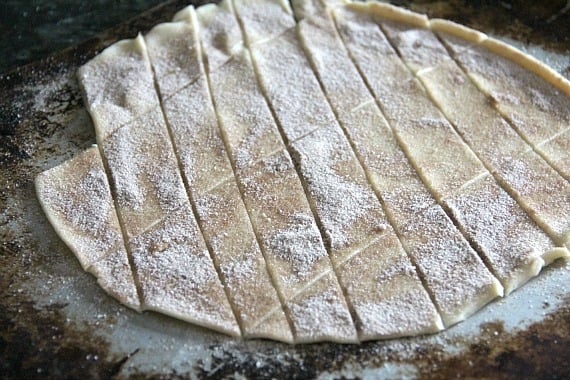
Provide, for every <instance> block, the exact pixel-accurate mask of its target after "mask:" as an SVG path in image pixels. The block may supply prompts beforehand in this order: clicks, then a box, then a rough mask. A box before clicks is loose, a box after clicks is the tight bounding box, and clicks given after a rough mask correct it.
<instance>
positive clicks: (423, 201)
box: [294, 0, 503, 325]
mask: <svg viewBox="0 0 570 380" xmlns="http://www.w3.org/2000/svg"><path fill="white" fill-rule="evenodd" d="M306 3H320V1H318V0H316V1H312V2H307V1H303V4H306ZM294 9H295V12H297V8H294ZM299 30H300V36H301V39H302V41H303V44H304V46H305V49H306V50H307V51H308V53H309V56H310V58H311V60H312V63H313V66H314V67H315V68H316V71H317V73H318V75H319V78H320V80H321V83H322V84H323V87H324V89H325V92H326V94H327V96H328V98H329V100H330V102H331V104H332V106H333V108H334V109H335V111H336V114H337V115H339V120H340V122H341V124H342V125H343V127H344V129H345V131H346V133H347V134H348V135H349V136H350V139H351V140H352V142H353V144H354V146H355V148H356V152H357V154H358V155H359V157H360V159H361V161H362V162H363V163H364V165H365V169H366V171H367V173H368V176H369V178H370V179H371V183H372V185H373V187H374V189H375V191H376V192H377V194H379V195H380V197H381V198H382V200H383V202H384V204H385V206H386V210H387V212H388V214H389V215H391V221H392V222H393V225H394V227H395V229H396V230H397V231H398V233H399V235H400V236H401V237H402V243H403V244H404V246H405V247H406V248H407V251H408V253H409V254H410V256H411V257H412V258H413V260H414V262H415V263H416V265H418V268H419V270H420V272H421V274H422V275H423V277H424V281H425V283H426V284H427V286H428V289H429V290H430V291H431V293H432V294H433V297H434V299H435V302H436V304H437V305H438V308H439V310H440V312H441V314H442V318H443V320H444V322H445V324H446V325H451V324H454V323H457V322H459V321H461V320H463V319H465V318H466V317H467V316H469V315H470V314H472V313H473V312H475V311H476V310H478V309H479V308H480V307H481V306H483V305H484V304H486V303H487V302H489V301H490V300H491V299H493V298H495V297H497V296H500V295H502V293H503V289H502V286H501V285H500V283H499V282H498V280H496V279H495V278H494V277H493V276H492V275H491V274H490V272H489V271H488V269H487V268H486V267H485V265H484V264H483V262H482V261H481V260H480V258H479V256H478V255H477V253H476V252H475V251H473V249H471V247H470V246H469V244H468V242H467V241H466V240H465V239H464V238H463V237H462V235H461V234H460V233H459V231H458V230H457V229H456V227H455V226H454V225H453V223H452V222H451V220H450V219H449V218H448V217H447V216H446V215H445V213H444V212H443V210H442V209H441V207H439V206H438V205H437V204H436V202H435V200H434V199H433V198H432V197H431V195H430V194H429V192H428V191H427V190H426V188H425V187H424V186H423V184H422V182H421V180H420V179H419V177H418V176H417V174H416V173H415V171H414V169H413V168H412V167H411V165H410V164H409V163H408V161H407V159H406V157H405V155H404V154H403V153H402V151H401V150H400V148H399V146H398V144H397V142H396V140H395V139H394V136H393V135H392V133H391V131H390V127H389V126H388V124H387V122H386V121H385V119H384V118H383V116H382V115H381V113H380V111H379V109H378V107H377V105H376V104H375V102H374V98H372V96H371V94H370V93H369V91H368V89H367V88H366V85H365V83H364V82H363V81H362V79H361V78H360V74H359V73H358V71H357V70H356V68H355V67H354V65H353V63H352V61H351V60H350V57H349V56H348V54H347V52H346V50H345V49H344V47H343V45H342V41H340V39H339V36H338V35H337V33H336V30H335V27H334V24H333V23H332V19H331V18H330V17H328V16H327V13H324V12H321V13H317V14H314V16H313V17H312V18H310V19H309V20H304V21H302V22H300V23H299ZM341 273H342V272H341Z"/></svg>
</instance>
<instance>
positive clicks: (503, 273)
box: [445, 175, 568, 294]
mask: <svg viewBox="0 0 570 380" xmlns="http://www.w3.org/2000/svg"><path fill="white" fill-rule="evenodd" d="M445 203H446V205H447V207H448V208H449V209H450V210H451V213H452V214H453V216H454V217H455V219H456V220H457V221H458V222H459V224H460V225H461V228H462V230H463V231H464V232H465V234H466V235H467V236H468V237H470V239H471V240H472V241H473V242H474V244H475V245H476V246H477V247H478V249H479V250H480V251H481V252H485V255H486V256H485V258H486V259H487V260H488V262H489V263H491V266H492V268H493V271H494V273H495V275H496V276H497V277H498V278H499V279H500V280H501V282H503V284H504V285H505V293H506V294H509V293H510V292H512V291H513V290H515V289H517V288H518V287H520V286H521V285H523V284H524V283H525V282H527V281H528V280H529V279H530V278H532V277H534V276H536V275H537V274H538V273H539V272H540V270H541V268H542V267H543V266H544V265H548V264H549V263H551V262H552V261H553V260H555V259H557V258H560V257H568V251H567V250H566V249H564V248H558V247H554V246H553V244H552V241H551V239H550V238H549V237H548V235H546V234H545V233H544V232H543V231H542V230H540V229H539V228H538V226H537V225H536V224H535V223H533V222H532V221H531V220H530V219H529V218H528V216H527V215H526V213H524V212H523V211H522V209H521V208H520V207H519V206H518V204H517V203H516V202H515V201H514V200H513V199H512V198H511V197H509V196H508V194H507V193H505V192H504V191H503V190H502V189H501V188H500V187H499V186H498V185H497V184H496V183H495V181H494V180H493V178H492V177H491V176H490V175H489V176H485V177H483V178H481V179H480V180H478V181H475V182H472V183H470V184H468V185H467V186H466V187H465V188H464V189H463V191H461V192H459V193H456V194H453V195H451V196H450V197H449V198H448V199H446V200H445Z"/></svg>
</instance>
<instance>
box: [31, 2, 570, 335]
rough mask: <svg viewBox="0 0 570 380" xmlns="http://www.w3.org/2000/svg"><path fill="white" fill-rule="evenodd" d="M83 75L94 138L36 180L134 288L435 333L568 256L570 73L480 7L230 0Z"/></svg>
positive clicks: (86, 250)
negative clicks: (454, 16)
mask: <svg viewBox="0 0 570 380" xmlns="http://www.w3.org/2000/svg"><path fill="white" fill-rule="evenodd" d="M78 77H79V81H80V83H81V86H82V88H83V91H84V97H85V100H86V106H87V109H88V111H89V113H90V115H91V117H92V120H93V124H94V126H95V131H96V136H97V145H96V146H94V147H92V148H90V149H88V150H87V151H85V152H84V153H82V154H80V155H79V156H77V157H75V158H73V159H72V160H69V161H67V162H65V163H63V164H61V165H59V166H57V167H55V168H53V169H50V170H48V171H46V172H44V173H42V174H40V175H39V176H38V177H37V178H36V189H37V194H38V199H39V201H40V203H41V205H42V207H43V209H44V211H45V213H46V215H47V217H48V219H49V220H50V222H51V223H52V225H53V226H54V228H55V230H56V232H57V233H58V234H59V236H60V237H61V238H62V240H63V241H64V242H65V243H66V244H67V245H68V246H69V248H70V249H71V250H72V251H73V253H74V254H75V255H76V256H77V258H78V260H79V262H80V263H81V265H82V267H83V268H84V269H85V270H86V271H88V272H90V273H92V274H93V275H95V276H96V277H97V278H98V281H99V284H100V285H101V287H102V288H103V289H104V290H105V291H106V292H108V293H109V294H110V295H111V296H113V297H115V298H116V299H117V300H119V301H120V302H121V303H123V304H125V305H127V306H129V307H131V308H133V309H135V310H138V311H142V310H154V311H158V312H161V313H164V314H167V315H171V316H173V317H175V318H179V319H182V320H185V321H188V322H191V323H193V324H197V325H200V326H205V327H208V328H211V329H214V330H217V331H220V332H223V333H225V334H229V335H232V336H236V337H237V336H242V337H244V338H269V339H274V340H278V341H283V342H288V343H311V342H317V341H334V342H341V343H355V342H359V341H364V340H375V339H387V338H395V337H402V336H411V335H419V334H426V333H436V332H438V331H440V330H442V329H444V328H446V327H449V326H452V325H453V324H455V323H457V322H460V321H462V320H464V319H465V318H467V317H469V316H470V315H471V314H473V313H474V312H476V311H477V310H479V309H480V308H481V307H483V306H484V305H485V304H487V303H488V302H490V301H492V300H493V299H495V298H496V297H501V296H504V295H506V294H509V293H510V292H512V291H513V290H515V289H516V288H518V287H520V286H521V285H522V284H524V283H525V282H526V281H528V280H529V279H530V278H532V277H533V276H536V275H537V274H538V273H539V272H540V270H541V269H542V268H543V267H544V266H545V265H548V264H549V263H551V262H552V261H553V260H555V259H557V258H560V257H568V256H569V252H568V249H567V248H569V247H570V166H568V165H569V162H570V159H569V158H570V157H569V156H568V155H569V154H570V153H569V152H570V149H568V148H569V147H570V111H569V110H570V84H569V83H568V82H567V81H566V80H565V79H564V78H563V77H562V76H560V75H559V74H558V73H556V72H554V71H553V70H552V69H550V68H548V67H546V66H545V65H544V64H542V63H540V62H538V61H537V60H535V59H534V58H532V57H529V56H527V55H525V54H524V53H522V52H520V51H519V50H517V49H515V48H513V47H510V46H508V45H505V44H504V43H502V42H499V41H497V40H494V39H492V38H490V37H488V36H486V35H485V34H483V33H481V32H478V31H475V30H472V29H469V28H467V27H465V26H461V25H458V24H455V23H452V22H449V21H446V20H438V19H434V20H430V19H428V18H427V17H426V16H424V15H420V14H417V13H413V12H410V11H407V10H403V9H401V8H397V7H393V6H390V5H386V4H381V3H375V2H365V3H360V2H358V3H356V2H354V3H352V2H345V1H342V0H293V1H292V7H291V4H290V3H289V2H287V1H285V0H277V1H269V0H224V1H222V2H221V3H220V4H218V5H205V6H201V7H199V8H197V9H194V8H193V7H192V6H190V7H187V8H185V9H183V10H181V11H180V12H179V13H178V14H177V15H176V16H175V17H174V19H173V21H172V22H170V23H164V24H160V25H157V26H156V27H155V28H153V29H152V30H151V31H150V32H148V33H147V34H146V35H145V36H142V35H139V36H138V37H136V38H135V39H132V40H125V41H120V42H118V43H116V44H114V45H112V46H110V47H109V48H107V49H106V50H105V51H103V52H102V53H101V54H100V55H98V56H97V57H95V58H94V59H92V60H91V61H90V62H88V63H87V64H85V65H84V66H83V67H81V68H80V70H79V72H78ZM525 86H530V89H531V90H530V91H529V90H528V88H525ZM539 121H540V122H539ZM498 142H499V143H498Z"/></svg>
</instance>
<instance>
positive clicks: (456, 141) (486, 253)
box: [334, 5, 567, 293]
mask: <svg viewBox="0 0 570 380" xmlns="http://www.w3.org/2000/svg"><path fill="white" fill-rule="evenodd" d="M349 8H350V9H352V12H351V11H350V10H342V9H338V10H336V11H335V13H334V14H335V19H336V22H337V25H338V30H339V31H340V34H341V36H342V38H343V41H344V42H345V45H346V46H347V48H348V50H349V52H350V53H351V56H352V58H353V60H354V62H355V63H356V65H357V66H358V67H359V70H360V71H361V72H362V74H363V76H364V78H365V79H366V81H367V83H368V84H369V86H370V89H371V90H372V92H373V93H374V96H375V98H376V99H377V101H378V102H379V104H380V106H381V108H382V111H383V112H384V114H385V115H386V117H387V119H388V121H389V123H390V125H391V126H392V128H393V129H394V131H395V133H396V137H397V138H398V140H399V141H400V142H401V144H402V146H403V148H404V150H405V151H406V155H407V156H408V157H409V158H410V159H411V160H412V164H413V165H414V167H415V168H416V169H418V168H423V169H424V170H422V171H419V173H420V174H421V175H422V176H423V177H424V182H425V183H427V185H428V187H429V188H430V190H431V192H432V193H434V194H436V197H437V199H438V201H439V202H442V203H443V205H444V206H447V207H450V202H448V201H447V200H446V199H447V198H450V197H453V196H455V195H458V196H460V195H461V194H463V193H464V192H465V191H467V190H466V189H465V187H468V186H472V185H476V184H477V183H479V182H481V181H482V180H483V178H486V177H487V175H488V172H487V171H485V170H484V168H483V166H482V165H481V163H480V162H479V161H478V160H477V159H476V158H475V157H474V155H473V153H472V152H471V151H470V149H469V148H468V147H467V146H466V145H465V144H464V143H463V142H462V141H461V139H460V138H459V136H458V135H457V134H456V133H455V132H454V130H453V128H452V126H451V125H450V124H449V123H448V122H447V120H446V119H445V118H444V117H443V116H442V115H441V113H440V112H439V110H438V109H437V108H436V107H435V106H434V105H433V104H432V103H431V101H429V99H428V97H427V94H425V92H424V91H422V89H421V85H420V84H419V83H418V82H417V81H416V80H415V79H414V78H413V76H412V74H411V73H410V71H409V70H408V69H407V68H406V67H405V66H404V64H403V63H402V61H401V60H400V58H399V57H398V56H397V55H396V53H395V52H394V50H393V49H392V47H391V46H390V44H389V43H388V41H387V40H386V38H385V37H384V35H383V33H382V32H381V30H380V28H379V27H378V25H377V24H376V23H375V22H374V21H373V20H372V19H371V17H370V16H369V15H367V14H366V13H363V12H362V10H366V8H365V7H364V8H363V7H362V6H356V5H351V6H350V7H349ZM364 36H366V37H364ZM363 37H364V38H363ZM409 104H414V107H409V106H408V105H409ZM404 111H405V112H404ZM417 121H419V122H417ZM415 134H417V135H419V136H422V137H423V136H426V137H425V138H426V139H427V141H428V142H429V144H431V145H432V146H435V147H438V148H437V149H436V151H437V153H438V154H437V155H433V156H431V155H426V154H425V153H424V152H425V148H421V147H422V146H424V144H425V142H424V141H421V140H420V139H418V138H417V135H415ZM430 135H432V137H429V136H430ZM450 149H452V151H453V152H455V153H454V154H453V155H449V150H450ZM434 153H435V152H434ZM440 155H441V156H443V157H446V159H447V160H452V161H451V162H452V163H453V164H452V165H451V164H450V163H449V162H447V163H446V164H445V163H444V164H443V165H442V163H440V162H439V161H438V160H437V157H439V156H440ZM430 156H431V157H433V158H435V160H434V159H433V158H432V159H430V158H429V157H430ZM465 168H473V170H470V171H469V172H470V173H471V174H470V175H468V176H467V175H464V174H465V173H464V170H465ZM445 171H450V175H449V176H448V175H444V174H443V173H444V172H445ZM454 171H455V172H462V175H463V179H462V180H461V181H459V180H458V178H462V177H458V176H457V175H454V174H453V172H454ZM485 173H486V174H487V175H485ZM481 174H483V176H481ZM432 175H433V177H435V178H436V179H437V180H436V181H434V180H432ZM446 179H447V181H446ZM449 182H451V183H449ZM489 186H491V187H493V190H492V191H491V193H497V194H499V195H500V196H496V198H497V197H498V198H499V199H502V197H508V196H507V195H506V194H505V193H504V191H502V190H501V189H500V188H499V187H498V186H497V185H496V184H494V183H492V184H490V185H489ZM475 206H477V207H480V208H482V209H477V208H474V209H469V208H468V209H457V210H456V212H455V213H454V214H453V215H454V217H455V219H456V220H457V221H458V222H459V225H460V226H461V229H462V230H463V231H464V232H465V234H466V236H467V237H468V239H469V240H470V241H471V242H472V243H473V244H474V245H475V246H476V247H478V249H479V253H480V254H481V255H482V256H483V259H484V260H485V261H487V262H488V264H489V265H490V267H491V269H492V270H493V273H494V274H495V275H496V276H497V277H498V278H499V280H500V281H501V283H502V284H503V286H504V288H505V292H506V293H508V292H510V291H512V290H514V289H515V288H516V287H517V286H519V285H520V284H521V283H522V282H524V281H526V280H528V279H529V278H530V276H532V275H534V274H535V273H534V272H532V273H531V272H528V271H526V270H525V269H518V268H516V264H517V263H529V262H530V261H532V260H533V258H534V257H535V256H536V253H535V252H532V251H527V250H526V249H524V250H521V249H517V247H518V245H517V242H516V239H514V240H511V237H510V236H518V235H519V234H521V236H524V234H526V233H527V231H529V230H532V231H534V232H535V233H536V234H537V240H538V241H540V239H542V238H541V236H544V234H543V233H542V232H541V231H540V229H539V228H538V227H537V226H536V225H535V223H534V222H533V221H532V220H531V219H530V218H529V217H528V216H527V215H526V214H525V213H524V212H523V211H522V209H520V207H517V206H516V204H515V206H513V207H510V208H505V207H503V208H502V209H504V210H505V212H507V213H506V214H504V215H502V216H501V218H504V219H505V220H506V221H508V220H509V219H514V218H515V215H517V216H516V219H518V220H521V222H520V223H517V224H515V225H513V226H511V227H509V230H508V232H509V233H510V236H509V235H508V234H507V231H502V232H501V234H499V235H498V234H497V233H496V232H495V231H492V230H491V229H486V228H466V226H468V224H465V223H470V224H471V225H474V226H476V225H477V224H476V223H477V219H476V218H473V217H472V216H473V215H475V216H476V215H478V214H481V213H483V212H484V210H485V209H486V208H487V207H489V205H488V204H484V205H483V204H474V205H473V207H475ZM457 213H464V214H462V215H459V214H457ZM509 213H512V215H510V214H509ZM497 218H498V216H497ZM488 219H489V218H488ZM523 222H524V223H523ZM499 226H500V225H499ZM497 235H498V236H497ZM494 238H497V239H498V240H497V242H496V244H494V245H488V244H485V242H486V241H489V240H492V239H494ZM501 239H502V240H501ZM547 240H548V239H547ZM539 248H541V249H542V251H541V252H540V255H542V256H543V257H547V256H548V257H550V256H551V255H552V254H556V255H560V256H562V255H564V254H567V252H566V253H564V252H565V250H560V249H557V248H555V245H554V243H553V242H551V241H549V244H546V245H545V246H544V247H539ZM504 267H506V268H510V272H509V271H504V270H503V269H502V268H504ZM520 271H522V272H523V273H525V275H526V277H525V278H524V280H522V279H520V278H519V277H520V276H519V272H520Z"/></svg>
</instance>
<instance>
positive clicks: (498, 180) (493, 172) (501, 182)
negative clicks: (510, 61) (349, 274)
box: [378, 23, 565, 273]
mask: <svg viewBox="0 0 570 380" xmlns="http://www.w3.org/2000/svg"><path fill="white" fill-rule="evenodd" d="M378 28H379V29H380V30H381V31H382V33H383V34H384V37H385V38H386V40H387V41H388V43H389V44H390V45H391V46H392V49H393V50H394V51H395V52H396V54H397V55H398V57H399V58H400V60H401V61H402V63H403V65H404V66H405V67H406V69H407V70H408V71H409V72H410V73H411V74H412V75H413V77H414V78H416V79H417V80H418V82H419V85H420V86H421V87H422V88H423V89H424V91H425V92H426V94H427V96H428V98H429V99H430V101H431V102H432V104H433V105H434V106H435V107H436V108H437V109H438V110H439V111H440V112H441V113H442V115H443V116H444V117H445V119H446V120H447V122H448V123H449V125H451V126H452V128H453V130H454V131H455V133H456V134H457V136H458V137H459V139H461V141H462V142H463V144H464V145H465V146H466V147H467V148H468V149H469V151H470V152H471V153H472V154H474V155H475V157H477V160H478V161H479V162H480V164H481V165H483V167H485V169H487V170H488V171H489V173H490V174H491V176H492V177H493V179H494V180H495V182H496V183H497V185H498V186H500V187H501V188H502V189H503V191H505V192H506V193H507V194H508V195H509V196H510V197H511V198H512V199H513V200H514V201H515V202H516V203H517V204H518V205H519V206H520V207H521V209H522V210H523V211H524V212H525V213H526V214H527V215H528V216H529V217H530V218H531V220H533V221H534V222H535V223H536V224H537V225H538V227H539V228H540V229H541V230H542V231H544V232H545V233H546V234H547V235H548V236H550V238H551V239H552V240H553V241H554V242H555V243H556V244H560V245H561V246H564V244H565V242H560V238H558V237H557V236H555V235H554V234H552V233H550V232H549V231H547V230H546V229H545V228H544V227H543V224H544V223H540V221H539V220H537V217H536V215H535V214H534V213H531V212H530V211H529V210H528V208H527V207H526V206H525V205H524V203H523V202H521V200H520V198H519V197H517V196H516V191H515V190H514V189H512V188H511V186H507V184H506V183H505V181H504V180H503V179H502V178H501V177H500V176H499V175H498V174H497V172H496V170H494V169H493V167H491V165H489V163H488V162H486V160H484V159H483V158H482V157H481V154H479V153H477V152H476V150H475V149H474V148H473V147H472V146H471V145H470V144H469V143H467V141H466V139H465V137H464V136H463V134H462V133H460V131H459V129H458V127H457V125H455V123H453V122H452V120H450V118H449V117H448V115H447V113H445V112H444V110H442V109H441V107H440V106H439V105H438V104H437V101H436V99H434V97H433V94H432V93H431V91H429V89H428V88H427V86H426V85H425V83H424V81H423V80H422V79H421V78H420V77H418V76H417V74H416V73H415V72H414V71H413V70H412V69H411V68H410V66H409V64H408V62H407V61H406V60H405V59H404V57H403V56H402V54H401V52H400V50H399V49H398V48H397V46H396V45H395V44H394V41H392V39H390V38H389V36H388V33H387V32H386V30H385V28H384V27H383V25H381V24H380V23H379V24H378ZM452 220H455V219H452ZM493 273H494V272H493Z"/></svg>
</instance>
